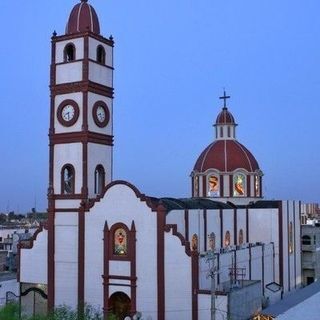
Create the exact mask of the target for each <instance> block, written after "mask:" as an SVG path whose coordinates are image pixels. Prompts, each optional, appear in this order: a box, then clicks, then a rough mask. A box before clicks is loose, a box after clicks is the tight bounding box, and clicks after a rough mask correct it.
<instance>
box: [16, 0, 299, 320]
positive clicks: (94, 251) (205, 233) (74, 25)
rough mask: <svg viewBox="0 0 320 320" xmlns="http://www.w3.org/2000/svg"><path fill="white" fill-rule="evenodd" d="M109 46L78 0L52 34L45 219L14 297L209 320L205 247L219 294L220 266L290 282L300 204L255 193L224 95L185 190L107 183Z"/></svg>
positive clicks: (281, 286)
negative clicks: (162, 193) (153, 191)
mask: <svg viewBox="0 0 320 320" xmlns="http://www.w3.org/2000/svg"><path fill="white" fill-rule="evenodd" d="M113 46H114V42H113V39H112V37H110V38H105V37H103V36H102V35H101V34H100V26H99V20H98V16H97V14H96V12H95V10H94V8H93V7H92V6H91V5H90V4H89V3H88V2H87V1H85V0H82V1H81V2H80V3H78V4H76V5H75V6H74V8H73V9H72V11H71V13H70V16H69V20H68V23H67V27H66V33H65V34H64V35H57V34H55V33H54V34H53V37H52V57H51V58H52V60H51V77H50V90H51V106H50V128H49V140H50V143H49V155H50V156H49V161H50V163H49V189H48V214H49V218H48V223H47V225H45V226H42V227H41V228H40V229H39V230H38V232H36V234H35V236H34V238H33V240H32V241H31V242H30V243H28V244H21V245H20V249H19V252H20V274H19V281H20V289H21V301H22V305H23V306H24V307H25V308H26V309H28V306H30V295H29V294H28V293H30V292H36V293H37V294H39V301H38V302H39V303H38V304H37V305H38V306H39V307H38V308H39V312H40V311H43V310H46V309H48V310H52V309H53V308H54V307H57V306H60V305H68V306H70V307H72V308H78V307H79V306H80V307H81V306H83V304H84V303H87V304H90V305H93V306H95V307H96V308H98V309H100V310H101V311H102V312H103V313H104V314H105V316H107V315H108V314H110V313H115V314H117V315H118V316H119V318H120V319H123V318H124V317H125V316H129V315H133V314H135V313H136V312H138V311H139V312H141V313H142V314H143V316H144V317H145V318H146V319H147V318H148V317H149V319H159V320H160V319H193V320H196V319H208V318H209V316H210V299H211V291H210V279H208V278H207V273H208V268H207V264H206V258H205V256H206V253H208V252H211V253H214V255H215V257H216V268H217V270H218V271H219V272H217V274H216V277H215V285H216V288H217V293H216V294H217V299H222V300H223V297H224V291H223V288H224V284H225V283H227V282H228V281H229V280H230V268H231V269H232V268H233V269H234V270H236V269H237V268H238V267H239V268H241V269H242V270H245V272H244V273H243V280H259V281H261V297H264V298H265V299H269V300H270V301H273V300H276V299H278V298H279V293H281V295H284V294H286V293H288V292H289V291H292V290H295V289H297V288H299V287H300V284H301V261H300V259H301V258H300V203H299V202H294V201H280V200H279V201H267V200H264V199H263V195H262V184H263V173H262V171H261V169H260V167H259V165H258V162H257V160H256V159H255V158H254V156H253V155H252V153H251V152H250V151H249V150H248V149H247V148H246V147H245V146H244V145H242V144H241V143H240V142H238V140H237V139H236V127H237V124H236V122H235V119H234V117H233V115H232V114H231V112H230V111H229V110H228V108H227V104H226V99H227V98H228V97H227V96H226V94H224V96H223V97H222V98H223V99H224V105H223V108H222V110H221V112H220V113H219V114H218V116H217V119H216V122H215V125H214V127H215V139H214V141H213V142H212V143H211V144H210V145H209V146H208V147H207V148H206V149H205V150H204V151H203V152H202V153H201V155H200V156H199V158H198V160H197V161H196V163H195V166H194V168H193V169H192V172H191V185H192V196H191V197H190V198H182V199H176V198H155V197H150V196H146V195H145V194H143V193H141V192H140V191H139V190H138V189H137V188H136V187H135V186H133V185H132V184H130V183H129V182H126V181H113V179H112V166H113V157H112V154H113V92H114V88H113V71H114V68H113ZM269 288H276V290H270V289H269ZM222 300H221V301H222ZM217 301H218V300H217ZM119 306H120V307H119ZM221 308H224V309H223V310H222V312H227V307H226V306H225V307H221ZM27 311H28V310H27ZM29 311H30V310H29ZM33 311H34V310H33ZM217 319H218V318H217ZM221 319H222V318H221Z"/></svg>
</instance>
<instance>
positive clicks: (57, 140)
mask: <svg viewBox="0 0 320 320" xmlns="http://www.w3.org/2000/svg"><path fill="white" fill-rule="evenodd" d="M49 136H50V142H51V143H52V144H68V143H77V142H79V143H89V142H90V143H96V144H102V145H108V146H113V136H110V135H106V134H102V133H96V132H91V131H88V132H70V133H58V134H53V135H51V134H50V135H49Z"/></svg>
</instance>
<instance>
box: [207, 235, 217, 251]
mask: <svg viewBox="0 0 320 320" xmlns="http://www.w3.org/2000/svg"><path fill="white" fill-rule="evenodd" d="M215 248H216V235H215V234H214V232H211V233H210V234H209V235H208V250H212V251H213V250H214V249H215Z"/></svg>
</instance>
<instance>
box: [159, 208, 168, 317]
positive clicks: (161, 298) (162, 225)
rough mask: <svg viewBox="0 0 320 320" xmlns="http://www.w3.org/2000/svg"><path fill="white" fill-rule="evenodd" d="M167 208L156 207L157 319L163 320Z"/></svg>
mask: <svg viewBox="0 0 320 320" xmlns="http://www.w3.org/2000/svg"><path fill="white" fill-rule="evenodd" d="M166 213H167V210H166V208H165V207H164V206H163V205H159V206H158V207H157V243H158V244H157V269H158V270H157V293H158V320H165V271H164V263H165V254H164V247H165V245H164V231H165V223H166Z"/></svg>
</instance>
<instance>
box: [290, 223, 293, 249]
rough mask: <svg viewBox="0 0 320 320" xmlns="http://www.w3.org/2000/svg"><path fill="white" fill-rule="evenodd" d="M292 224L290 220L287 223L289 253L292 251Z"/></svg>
mask: <svg viewBox="0 0 320 320" xmlns="http://www.w3.org/2000/svg"><path fill="white" fill-rule="evenodd" d="M293 249H294V244H293V225H292V222H290V223H289V253H293Z"/></svg>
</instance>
